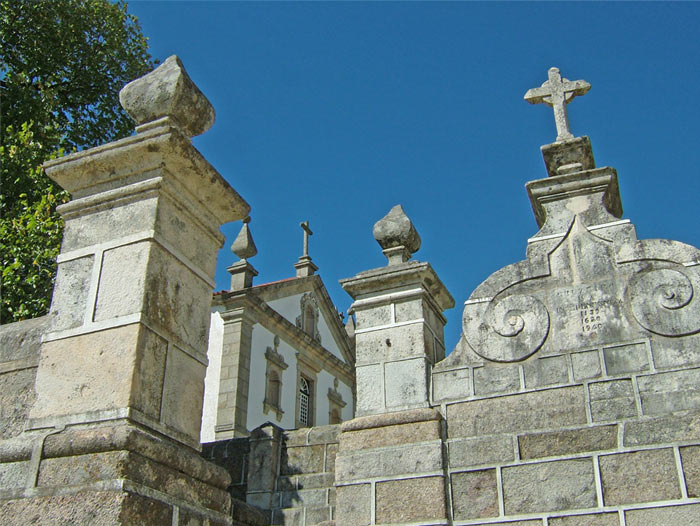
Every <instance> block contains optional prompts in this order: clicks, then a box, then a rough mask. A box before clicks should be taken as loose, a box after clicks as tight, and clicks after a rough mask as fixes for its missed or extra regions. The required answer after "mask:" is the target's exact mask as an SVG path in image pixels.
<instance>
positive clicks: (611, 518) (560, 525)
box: [549, 513, 620, 526]
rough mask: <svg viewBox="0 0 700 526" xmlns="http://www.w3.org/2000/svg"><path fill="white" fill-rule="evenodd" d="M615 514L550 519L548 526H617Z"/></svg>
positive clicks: (617, 519) (618, 520)
mask: <svg viewBox="0 0 700 526" xmlns="http://www.w3.org/2000/svg"><path fill="white" fill-rule="evenodd" d="M619 525H620V516H619V515H618V514H617V513H592V514H587V515H569V516H568V517H550V518H549V526H619Z"/></svg>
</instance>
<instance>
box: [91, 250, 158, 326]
mask: <svg viewBox="0 0 700 526" xmlns="http://www.w3.org/2000/svg"><path fill="white" fill-rule="evenodd" d="M153 245H154V244H153V242H151V241H142V242H140V243H133V244H131V245H125V246H121V247H116V248H113V249H110V250H106V251H105V252H104V253H103V255H102V268H101V270H100V283H99V286H98V288H97V302H96V304H95V313H94V316H93V319H94V321H104V320H109V319H112V318H116V317H118V316H125V315H128V314H134V313H137V312H141V311H142V310H143V302H144V295H145V292H146V289H145V287H146V278H147V270H148V258H149V254H150V252H151V251H152V248H153ZM161 285H162V283H161Z"/></svg>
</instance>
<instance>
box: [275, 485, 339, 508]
mask: <svg viewBox="0 0 700 526" xmlns="http://www.w3.org/2000/svg"><path fill="white" fill-rule="evenodd" d="M327 504H328V491H327V490H326V489H302V490H294V491H284V492H282V493H280V508H301V507H304V506H325V505H327Z"/></svg>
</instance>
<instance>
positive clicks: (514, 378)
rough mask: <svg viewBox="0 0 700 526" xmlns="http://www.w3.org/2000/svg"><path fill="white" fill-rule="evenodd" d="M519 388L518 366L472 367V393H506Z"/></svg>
mask: <svg viewBox="0 0 700 526" xmlns="http://www.w3.org/2000/svg"><path fill="white" fill-rule="evenodd" d="M518 390H520V366H518V365H491V364H489V365H488V366H486V367H477V368H475V369H474V394H475V395H477V396H482V395H487V394H492V393H508V392H513V391H518Z"/></svg>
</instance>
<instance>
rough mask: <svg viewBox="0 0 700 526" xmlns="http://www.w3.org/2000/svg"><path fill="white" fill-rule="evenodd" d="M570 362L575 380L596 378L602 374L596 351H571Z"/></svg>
mask: <svg viewBox="0 0 700 526" xmlns="http://www.w3.org/2000/svg"><path fill="white" fill-rule="evenodd" d="M571 364H572V366H573V371H574V380H576V381H581V380H590V379H591V378H598V377H599V376H600V375H602V374H603V369H602V367H601V366H600V355H599V353H598V351H586V352H576V353H571Z"/></svg>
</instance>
